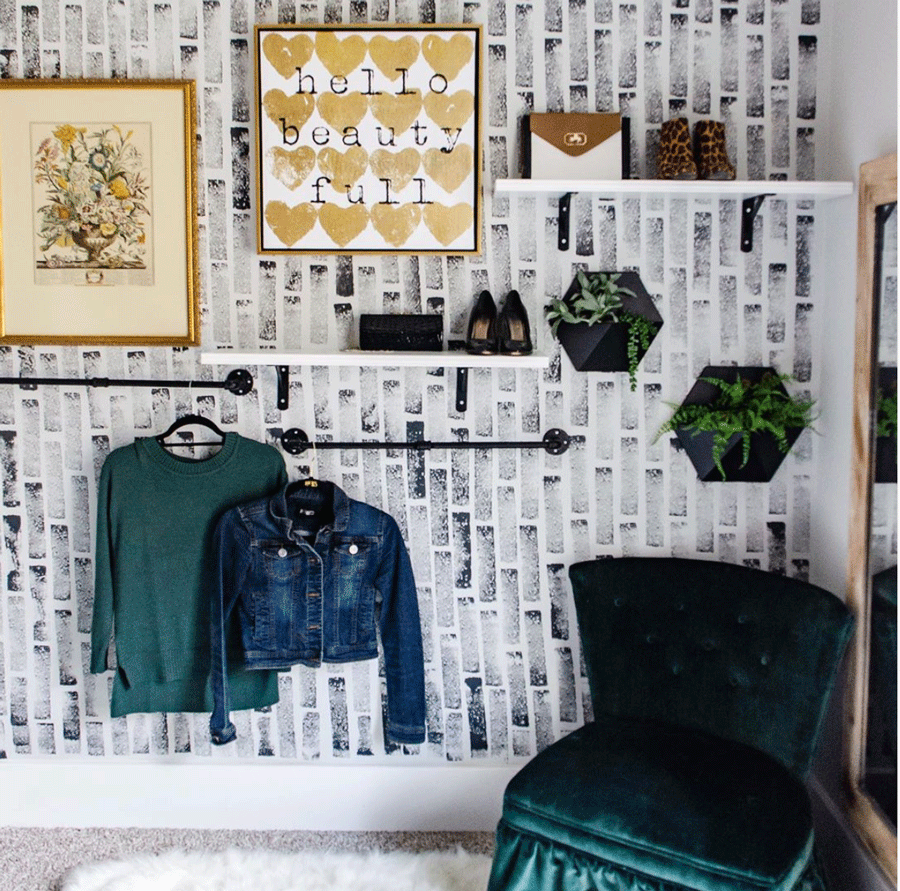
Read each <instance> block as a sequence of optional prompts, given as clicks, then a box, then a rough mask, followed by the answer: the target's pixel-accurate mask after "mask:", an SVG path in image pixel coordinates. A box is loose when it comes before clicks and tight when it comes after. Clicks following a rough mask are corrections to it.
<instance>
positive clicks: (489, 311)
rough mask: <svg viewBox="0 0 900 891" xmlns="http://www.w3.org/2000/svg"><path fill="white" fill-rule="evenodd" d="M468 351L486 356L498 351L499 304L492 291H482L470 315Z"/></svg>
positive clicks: (467, 339)
mask: <svg viewBox="0 0 900 891" xmlns="http://www.w3.org/2000/svg"><path fill="white" fill-rule="evenodd" d="M466 352H468V353H474V354H475V355H479V356H486V355H490V354H492V353H496V352H497V305H496V304H495V303H494V298H493V297H492V296H491V292H490V291H482V292H481V293H480V294H479V295H478V300H476V301H475V306H473V307H472V312H471V313H470V315H469V327H468V329H467V330H466Z"/></svg>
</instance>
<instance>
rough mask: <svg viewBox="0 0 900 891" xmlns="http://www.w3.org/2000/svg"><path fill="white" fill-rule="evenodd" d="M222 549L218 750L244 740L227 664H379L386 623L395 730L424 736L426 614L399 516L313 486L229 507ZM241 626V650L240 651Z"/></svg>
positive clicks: (413, 738) (216, 626)
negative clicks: (233, 712)
mask: <svg viewBox="0 0 900 891" xmlns="http://www.w3.org/2000/svg"><path fill="white" fill-rule="evenodd" d="M216 545H217V559H218V583H217V586H216V587H217V591H216V592H215V594H214V595H213V603H212V629H211V630H212V667H211V683H212V691H213V702H214V709H213V713H212V717H211V719H210V732H211V735H212V740H213V742H214V743H217V744H220V745H221V744H223V743H227V742H230V741H231V740H233V739H234V738H235V735H236V730H235V726H234V724H233V723H231V720H230V718H229V711H230V703H229V691H228V675H227V671H226V665H227V664H231V663H232V662H237V663H238V664H241V665H242V666H243V667H244V668H250V669H263V668H275V669H279V668H287V667H289V666H291V665H294V664H296V663H300V664H302V665H310V666H318V665H320V664H321V663H322V662H355V661H358V660H362V659H374V658H376V657H377V655H378V644H377V640H376V636H375V628H376V625H377V627H378V632H379V634H380V636H381V646H382V650H383V652H384V667H385V675H386V680H387V720H386V723H385V735H386V736H387V737H388V738H389V739H390V740H392V741H394V742H397V743H406V744H412V743H420V742H423V741H424V739H425V677H424V675H425V672H424V664H423V655H422V629H421V626H420V624H419V607H418V601H417V598H416V587H415V580H414V578H413V573H412V566H411V565H410V561H409V555H408V554H407V552H406V547H405V546H404V543H403V539H402V537H401V535H400V530H399V528H398V527H397V523H396V521H395V520H394V519H393V517H391V516H390V515H388V514H386V513H384V512H383V511H380V510H378V509H377V508H374V507H371V506H370V505H368V504H364V503H362V502H360V501H355V500H353V499H352V498H349V497H348V496H347V495H346V494H345V493H344V492H342V491H341V490H340V489H339V488H338V487H337V486H336V485H334V483H330V482H324V481H311V480H303V481H301V482H295V483H289V484H288V485H287V486H286V487H285V488H283V489H282V490H281V491H280V492H278V493H277V494H276V495H274V496H272V497H270V498H262V499H259V500H257V501H252V502H250V503H248V504H243V505H239V506H238V507H235V508H232V509H231V510H229V511H227V512H226V513H225V514H223V515H222V517H221V519H220V520H219V523H218V526H217V528H216ZM235 610H236V611H237V619H238V622H237V624H238V628H234V627H233V624H234V623H233V620H232V614H233V612H234V611H235ZM229 628H230V629H231V631H229ZM238 631H239V634H240V649H241V652H240V654H238V653H235V652H234V649H235V639H236V637H237V633H238ZM226 641H227V644H226Z"/></svg>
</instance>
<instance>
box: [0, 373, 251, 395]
mask: <svg viewBox="0 0 900 891" xmlns="http://www.w3.org/2000/svg"><path fill="white" fill-rule="evenodd" d="M0 384H10V385H12V386H18V387H21V388H22V389H23V390H36V389H37V388H38V387H39V386H56V387H59V386H65V387H77V386H82V387H188V388H189V389H192V390H228V391H229V392H230V393H233V394H234V395H235V396H246V395H247V393H249V392H250V391H251V390H252V389H253V375H252V374H250V372H249V371H247V370H246V369H244V368H236V369H235V370H234V371H230V372H229V373H228V377H226V378H225V380H224V381H162V380H147V379H145V378H127V377H126V378H121V377H0Z"/></svg>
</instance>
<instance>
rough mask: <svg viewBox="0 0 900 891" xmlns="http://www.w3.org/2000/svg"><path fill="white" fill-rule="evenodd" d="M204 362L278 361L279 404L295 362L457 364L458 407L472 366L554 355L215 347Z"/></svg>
mask: <svg viewBox="0 0 900 891" xmlns="http://www.w3.org/2000/svg"><path fill="white" fill-rule="evenodd" d="M200 361H201V362H202V363H203V364H204V365H274V366H275V369H276V376H277V379H278V394H277V404H278V407H279V408H280V409H281V410H282V411H284V410H285V409H286V408H287V407H288V390H289V388H290V384H289V371H288V369H289V368H290V367H291V366H301V365H331V366H338V365H341V366H345V367H347V366H350V367H357V368H455V369H456V408H457V409H458V410H459V411H465V410H466V407H467V405H468V377H469V369H470V368H546V367H548V366H549V364H550V357H549V356H545V355H543V354H542V353H531V354H529V355H527V356H506V355H503V354H500V353H497V354H494V355H490V356H473V355H472V354H471V353H467V352H465V351H464V350H442V351H438V350H428V351H421V352H409V353H405V352H380V351H375V350H335V351H334V352H322V353H313V352H306V351H304V352H281V351H278V350H252V351H250V352H247V351H238V350H215V351H214V352H201V353H200Z"/></svg>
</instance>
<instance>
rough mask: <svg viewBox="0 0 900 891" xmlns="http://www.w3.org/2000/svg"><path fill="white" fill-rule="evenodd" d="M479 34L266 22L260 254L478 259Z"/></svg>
mask: <svg viewBox="0 0 900 891" xmlns="http://www.w3.org/2000/svg"><path fill="white" fill-rule="evenodd" d="M483 43H484V40H483V28H482V26H481V25H430V24H429V25H408V24H405V25H386V24H377V25H372V24H366V25H257V26H255V29H254V61H255V65H254V69H255V84H256V89H255V92H256V175H257V190H256V194H257V200H258V208H257V250H258V252H259V253H260V254H269V253H306V252H308V253H315V254H333V253H343V254H350V253H370V254H409V253H415V254H428V253H432V254H477V253H480V251H481V209H482V201H481V138H482V110H481V94H482V91H481V76H482V69H483V60H482V55H483V51H484V49H483Z"/></svg>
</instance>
